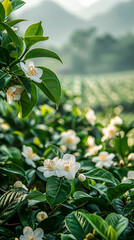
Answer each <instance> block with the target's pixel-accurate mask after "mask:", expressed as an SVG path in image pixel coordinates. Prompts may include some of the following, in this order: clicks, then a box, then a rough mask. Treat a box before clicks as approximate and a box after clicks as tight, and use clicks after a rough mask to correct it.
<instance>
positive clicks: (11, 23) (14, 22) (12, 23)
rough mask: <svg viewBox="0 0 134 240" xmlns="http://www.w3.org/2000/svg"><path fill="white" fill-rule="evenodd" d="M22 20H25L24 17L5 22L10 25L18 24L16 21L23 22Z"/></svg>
mask: <svg viewBox="0 0 134 240" xmlns="http://www.w3.org/2000/svg"><path fill="white" fill-rule="evenodd" d="M23 21H27V20H26V19H15V20H11V21H9V22H7V25H8V26H10V27H12V26H14V25H15V24H18V23H20V22H23Z"/></svg>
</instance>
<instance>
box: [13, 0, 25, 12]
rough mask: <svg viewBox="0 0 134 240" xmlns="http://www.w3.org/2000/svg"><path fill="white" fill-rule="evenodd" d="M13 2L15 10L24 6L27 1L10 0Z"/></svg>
mask: <svg viewBox="0 0 134 240" xmlns="http://www.w3.org/2000/svg"><path fill="white" fill-rule="evenodd" d="M10 1H11V4H12V8H13V11H15V10H17V9H18V8H20V7H22V6H23V5H24V4H25V2H24V1H22V0H10Z"/></svg>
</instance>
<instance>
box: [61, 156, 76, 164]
mask: <svg viewBox="0 0 134 240" xmlns="http://www.w3.org/2000/svg"><path fill="white" fill-rule="evenodd" d="M63 160H65V161H71V162H72V163H73V162H75V161H76V158H75V156H74V155H72V154H65V155H64V156H63Z"/></svg>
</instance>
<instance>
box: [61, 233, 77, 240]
mask: <svg viewBox="0 0 134 240" xmlns="http://www.w3.org/2000/svg"><path fill="white" fill-rule="evenodd" d="M61 240H76V238H74V237H73V235H70V234H61Z"/></svg>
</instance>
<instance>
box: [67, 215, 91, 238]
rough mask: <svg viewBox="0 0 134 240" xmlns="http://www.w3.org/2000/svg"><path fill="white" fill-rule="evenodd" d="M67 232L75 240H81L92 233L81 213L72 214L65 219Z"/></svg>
mask: <svg viewBox="0 0 134 240" xmlns="http://www.w3.org/2000/svg"><path fill="white" fill-rule="evenodd" d="M65 224H66V227H67V229H68V231H69V232H70V233H71V234H72V235H73V236H74V237H75V238H76V239H77V240H82V239H84V238H85V237H86V235H87V234H88V233H90V232H91V231H92V229H91V226H90V224H89V223H88V220H87V219H86V217H85V216H84V215H83V214H82V212H72V213H71V214H69V215H67V216H66V218H65Z"/></svg>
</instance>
